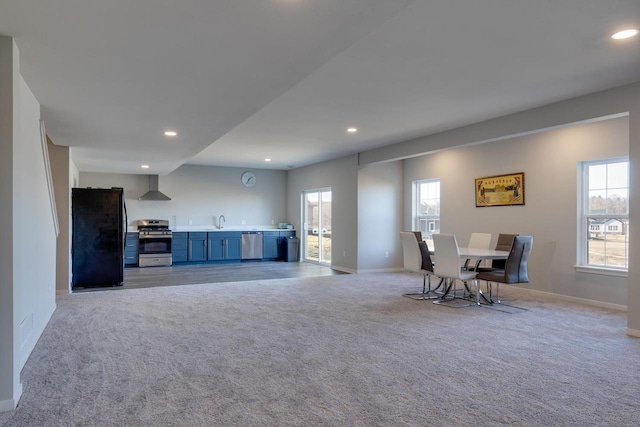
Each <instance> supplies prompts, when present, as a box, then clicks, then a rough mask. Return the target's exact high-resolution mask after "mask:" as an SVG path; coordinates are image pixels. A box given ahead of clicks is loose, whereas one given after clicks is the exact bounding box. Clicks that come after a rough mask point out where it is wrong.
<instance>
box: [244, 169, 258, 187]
mask: <svg viewBox="0 0 640 427" xmlns="http://www.w3.org/2000/svg"><path fill="white" fill-rule="evenodd" d="M240 179H241V181H242V185H244V186H245V187H253V186H254V185H256V175H255V174H254V173H253V172H248V171H247V172H244V173H243V174H242V177H241V178H240Z"/></svg>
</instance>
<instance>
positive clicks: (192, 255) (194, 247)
mask: <svg viewBox="0 0 640 427" xmlns="http://www.w3.org/2000/svg"><path fill="white" fill-rule="evenodd" d="M188 243H189V247H188V251H187V256H188V258H189V261H206V260H207V233H206V232H200V231H199V232H194V233H189V242H188Z"/></svg>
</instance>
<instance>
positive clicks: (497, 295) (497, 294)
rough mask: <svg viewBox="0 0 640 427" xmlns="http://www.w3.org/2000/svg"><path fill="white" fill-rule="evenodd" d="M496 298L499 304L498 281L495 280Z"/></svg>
mask: <svg viewBox="0 0 640 427" xmlns="http://www.w3.org/2000/svg"><path fill="white" fill-rule="evenodd" d="M496 299H497V300H498V304H500V283H499V282H496Z"/></svg>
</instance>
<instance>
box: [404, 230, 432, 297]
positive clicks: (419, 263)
mask: <svg viewBox="0 0 640 427" xmlns="http://www.w3.org/2000/svg"><path fill="white" fill-rule="evenodd" d="M400 240H401V241H402V258H403V262H404V269H405V270H407V271H411V272H414V273H421V274H422V276H423V277H422V292H418V293H411V294H404V296H405V297H409V298H413V299H434V298H437V295H435V294H433V290H432V289H431V276H432V275H433V263H432V262H431V256H430V255H429V248H428V247H427V244H426V242H423V241H418V236H417V235H416V234H415V232H413V231H401V232H400ZM420 245H422V246H423V248H422V250H421V249H420ZM427 282H428V287H427Z"/></svg>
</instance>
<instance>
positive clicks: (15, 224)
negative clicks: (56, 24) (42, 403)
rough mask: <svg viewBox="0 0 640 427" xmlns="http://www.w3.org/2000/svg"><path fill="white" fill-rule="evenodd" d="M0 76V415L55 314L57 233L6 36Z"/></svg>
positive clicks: (33, 108) (13, 401) (30, 114)
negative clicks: (0, 265) (0, 266)
mask: <svg viewBox="0 0 640 427" xmlns="http://www.w3.org/2000/svg"><path fill="white" fill-rule="evenodd" d="M0 77H1V78H0V105H2V106H1V107H0V110H1V112H2V117H3V118H6V117H10V120H6V119H5V120H2V121H1V122H0V123H1V124H0V135H2V140H0V151H1V154H2V156H0V158H1V159H2V160H1V162H2V163H1V166H2V167H0V170H2V172H0V173H1V175H0V177H1V178H2V179H1V180H0V181H1V182H2V184H1V185H0V195H1V196H2V200H3V203H2V206H3V207H2V210H1V211H0V212H1V219H2V222H3V231H2V236H1V237H2V238H1V239H0V240H1V241H2V243H1V244H2V246H0V248H1V249H0V251H1V255H2V256H1V257H0V258H2V261H1V262H2V269H1V270H2V272H1V273H0V274H1V276H0V277H1V279H2V281H1V282H0V296H1V297H2V298H0V305H1V306H0V313H1V314H0V324H1V325H2V326H0V348H1V349H2V350H0V355H1V356H2V357H1V358H0V360H1V361H0V378H1V379H0V410H7V409H13V408H14V407H15V405H17V403H18V400H19V398H20V395H21V393H22V386H21V384H20V370H21V369H22V367H23V366H24V364H25V363H26V361H27V358H28V357H29V355H30V354H31V351H32V350H33V348H34V347H35V344H36V342H37V340H38V338H39V337H40V335H41V334H42V331H43V330H44V328H45V326H46V324H47V322H48V321H49V319H50V318H51V315H52V314H53V311H54V310H55V271H56V270H55V260H56V235H55V228H54V224H53V220H52V212H51V205H50V200H49V190H48V186H47V180H46V176H45V167H44V156H43V153H42V146H41V142H40V127H39V119H40V105H39V103H38V101H37V100H36V99H35V97H34V96H33V93H32V92H31V90H30V89H29V87H28V86H27V84H26V83H25V81H24V79H22V77H21V76H20V73H19V53H18V49H17V47H16V46H15V43H14V42H13V40H12V39H11V38H8V37H0ZM9 86H10V88H9ZM9 89H10V90H9ZM34 266H37V268H34Z"/></svg>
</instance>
